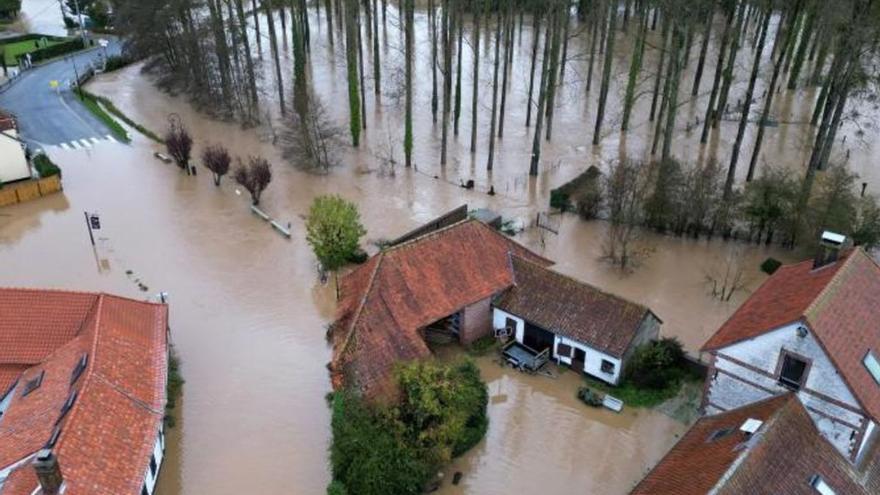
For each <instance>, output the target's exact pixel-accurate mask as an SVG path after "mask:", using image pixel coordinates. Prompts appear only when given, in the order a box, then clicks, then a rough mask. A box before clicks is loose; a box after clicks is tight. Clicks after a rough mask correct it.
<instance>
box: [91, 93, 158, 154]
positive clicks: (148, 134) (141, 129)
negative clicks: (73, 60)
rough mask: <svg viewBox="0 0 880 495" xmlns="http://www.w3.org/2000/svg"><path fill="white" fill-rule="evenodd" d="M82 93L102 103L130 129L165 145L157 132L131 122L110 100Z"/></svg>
mask: <svg viewBox="0 0 880 495" xmlns="http://www.w3.org/2000/svg"><path fill="white" fill-rule="evenodd" d="M82 93H83V95H85V96H86V98H89V99H92V100H94V101H97V102H100V103H101V105H103V106H104V108H106V109H107V111H108V112H110V113H111V114H113V115H114V116H115V117H116V118H118V119H119V120H121V121H123V122H125V123H126V125H128V126H129V127H131V128H133V129H135V130H136V131H138V132H140V133H141V134H143V135H144V136H146V137H147V138H149V139H152V140H153V141H155V142H157V143H159V144H164V143H165V141H164V140H163V139H162V138H160V137H159V136H158V135H157V134H156V133H155V132H153V131H151V130H149V129H147V128H146V127H144V126H142V125H140V124H138V123H137V122H135V121H133V120H131V118H129V117H128V115H125V114H124V113H122V110H120V109H118V108H116V105H114V104H113V102H112V101H111V100H110V99H109V98H104V97H103V96H98V95H96V94H93V93H90V92H88V91H86V90H82ZM116 125H119V124H118V123H117V124H116ZM124 131H125V130H124V129H123V132H124ZM128 141H129V139H128V134H127V133H126V142H128Z"/></svg>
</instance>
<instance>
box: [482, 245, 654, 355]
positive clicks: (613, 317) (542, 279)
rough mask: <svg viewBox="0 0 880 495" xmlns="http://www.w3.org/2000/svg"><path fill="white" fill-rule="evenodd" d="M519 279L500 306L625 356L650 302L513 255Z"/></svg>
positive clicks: (532, 320)
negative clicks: (644, 303) (641, 302)
mask: <svg viewBox="0 0 880 495" xmlns="http://www.w3.org/2000/svg"><path fill="white" fill-rule="evenodd" d="M512 263H513V271H514V274H515V285H514V286H513V287H512V288H511V289H510V290H508V291H505V292H504V293H503V294H502V295H500V296H499V297H498V298H497V299H496V301H495V306H496V307H498V308H500V309H503V310H505V311H507V312H509V313H512V314H514V315H517V316H519V317H521V318H525V319H526V320H528V321H530V322H531V323H534V324H536V325H538V326H540V327H542V328H545V329H547V330H550V331H551V332H554V333H558V334H560V335H564V336H566V337H569V338H571V339H574V340H576V341H578V342H583V343H585V344H587V345H589V346H590V347H592V348H594V349H596V350H599V351H602V352H606V353H608V354H610V355H612V356H618V357H621V356H623V354H624V352H626V350H627V348H628V347H629V344H630V342H632V339H633V338H634V337H635V336H636V334H637V333H638V330H639V326H640V325H641V323H642V321H643V320H644V319H645V317H646V316H648V315H649V314H650V311H649V310H648V308H646V307H644V306H642V305H639V304H636V303H633V302H630V301H627V300H626V299H623V298H621V297H618V296H615V295H613V294H609V293H607V292H603V291H601V290H599V289H597V288H595V287H593V286H591V285H588V284H585V283H583V282H580V281H578V280H575V279H573V278H570V277H567V276H565V275H562V274H560V273H557V272H555V271H553V270H550V269H548V268H545V267H543V266H541V265H538V264H535V263H532V262H530V261H527V260H524V259H522V258H520V257H517V256H514V257H512Z"/></svg>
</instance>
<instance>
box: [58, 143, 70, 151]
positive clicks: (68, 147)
mask: <svg viewBox="0 0 880 495" xmlns="http://www.w3.org/2000/svg"><path fill="white" fill-rule="evenodd" d="M60 146H61V147H62V148H63V149H66V150H69V149H70V145H69V144H67V143H61V144H60Z"/></svg>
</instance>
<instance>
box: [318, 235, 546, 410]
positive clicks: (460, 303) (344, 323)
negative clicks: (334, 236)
mask: <svg viewBox="0 0 880 495" xmlns="http://www.w3.org/2000/svg"><path fill="white" fill-rule="evenodd" d="M511 254H513V255H517V256H521V257H525V258H528V259H531V260H533V261H535V262H537V263H542V264H546V265H550V264H551V263H550V262H549V261H547V260H545V259H544V258H541V257H540V256H538V255H536V254H534V253H532V252H531V251H529V250H528V249H526V248H525V247H523V246H521V245H519V244H517V243H516V242H514V241H513V240H511V239H509V238H508V237H506V236H504V235H503V234H501V233H499V232H497V231H496V230H494V229H493V228H491V227H488V226H486V225H484V224H483V223H481V222H478V221H475V220H466V221H463V222H460V223H457V224H454V225H452V226H449V227H446V228H443V229H440V230H437V231H434V232H431V233H429V234H427V235H424V236H422V237H418V238H416V239H414V240H411V241H408V242H405V243H403V244H400V245H397V246H394V247H392V248H388V249H386V250H384V251H382V252H380V253H379V254H377V255H376V256H374V257H372V258H370V259H369V260H368V261H367V262H366V263H365V264H364V265H362V266H360V267H358V268H357V269H356V270H354V271H353V272H351V273H350V274H349V275H347V276H346V277H344V278H343V279H342V282H341V285H340V292H341V300H340V303H339V310H338V312H337V320H336V323H335V324H334V326H333V330H332V332H331V341H332V344H333V361H332V363H331V373H332V378H333V385H334V387H335V388H339V387H341V386H342V385H343V384H344V383H345V384H349V385H354V386H356V387H358V388H359V389H360V390H361V391H362V392H363V393H364V394H365V395H367V396H369V397H377V396H381V395H384V394H386V393H388V392H390V391H391V390H392V388H390V387H393V386H392V385H391V384H390V380H388V378H390V374H391V370H392V368H393V367H394V364H395V363H397V362H399V361H406V360H412V359H419V358H423V357H427V356H429V355H430V351H429V350H428V347H427V346H426V345H425V342H424V340H422V336H421V335H420V334H419V329H421V328H423V327H425V326H427V325H429V324H431V323H434V322H436V321H438V320H440V319H442V318H445V317H447V316H449V315H451V314H453V313H455V312H457V311H459V310H461V309H463V308H464V307H466V306H469V305H471V304H473V303H476V302H479V301H482V300H484V299H486V298H489V297H492V296H494V295H496V294H497V293H498V292H500V291H502V290H504V289H507V288H508V287H510V286H511V285H512V284H513V270H512V267H511V262H510V255H511Z"/></svg>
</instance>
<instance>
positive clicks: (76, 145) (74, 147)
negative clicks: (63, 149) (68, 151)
mask: <svg viewBox="0 0 880 495" xmlns="http://www.w3.org/2000/svg"><path fill="white" fill-rule="evenodd" d="M70 146H71V147H73V149H75V150H78V149H80V145H79V143H77V142H76V141H71V142H70Z"/></svg>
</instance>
